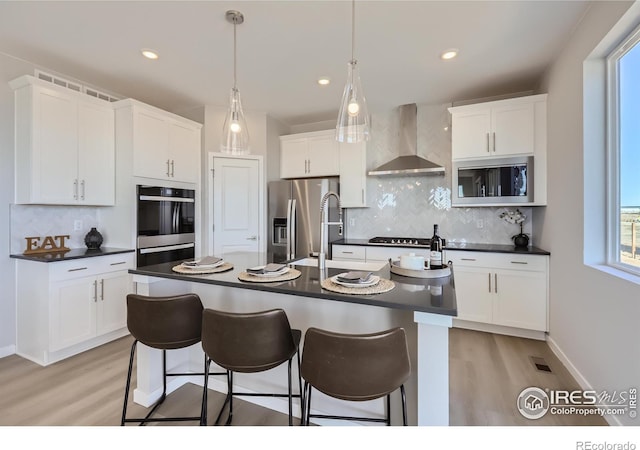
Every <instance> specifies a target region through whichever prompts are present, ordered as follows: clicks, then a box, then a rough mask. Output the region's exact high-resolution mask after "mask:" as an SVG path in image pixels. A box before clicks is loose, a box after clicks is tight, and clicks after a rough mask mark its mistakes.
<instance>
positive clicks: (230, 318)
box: [202, 309, 297, 373]
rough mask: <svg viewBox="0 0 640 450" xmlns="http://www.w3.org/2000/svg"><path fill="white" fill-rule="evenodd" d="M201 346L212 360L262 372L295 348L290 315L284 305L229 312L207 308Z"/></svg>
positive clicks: (229, 367)
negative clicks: (282, 307)
mask: <svg viewBox="0 0 640 450" xmlns="http://www.w3.org/2000/svg"><path fill="white" fill-rule="evenodd" d="M202 348H203V349H204V351H205V353H206V354H207V355H208V356H209V358H211V360H212V361H213V362H215V363H216V364H218V365H219V366H221V367H223V368H225V369H228V370H231V371H234V372H245V373H247V372H261V371H263V370H268V369H271V368H273V367H276V366H278V365H280V364H281V363H283V362H284V361H287V360H289V359H290V358H291V357H292V356H293V355H294V354H295V352H296V348H297V347H296V345H295V343H294V340H293V336H292V333H291V326H290V324H289V319H288V318H287V315H286V314H285V312H284V311H283V310H282V309H272V310H268V311H261V312H252V313H230V312H223V311H216V310H213V309H205V310H204V313H203V315H202Z"/></svg>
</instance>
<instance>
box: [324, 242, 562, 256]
mask: <svg viewBox="0 0 640 450" xmlns="http://www.w3.org/2000/svg"><path fill="white" fill-rule="evenodd" d="M331 244H335V245H366V246H383V247H390V246H389V245H385V244H372V243H370V242H369V240H368V239H339V240H337V241H333V242H331ZM393 247H398V248H428V247H427V246H426V245H406V246H405V245H397V246H395V245H394V246H393ZM445 250H461V251H468V252H491V253H518V254H528V255H550V254H551V253H550V252H548V251H546V250H543V249H541V248H538V247H526V248H516V247H515V246H514V245H504V244H474V243H471V242H449V241H446V245H445Z"/></svg>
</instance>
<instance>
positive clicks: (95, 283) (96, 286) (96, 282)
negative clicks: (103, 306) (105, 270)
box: [93, 280, 98, 303]
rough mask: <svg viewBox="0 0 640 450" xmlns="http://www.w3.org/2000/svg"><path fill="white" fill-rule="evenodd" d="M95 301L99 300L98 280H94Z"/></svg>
mask: <svg viewBox="0 0 640 450" xmlns="http://www.w3.org/2000/svg"><path fill="white" fill-rule="evenodd" d="M93 302H94V303H97V302H98V280H94V281H93Z"/></svg>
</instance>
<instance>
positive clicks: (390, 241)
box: [369, 236, 431, 247]
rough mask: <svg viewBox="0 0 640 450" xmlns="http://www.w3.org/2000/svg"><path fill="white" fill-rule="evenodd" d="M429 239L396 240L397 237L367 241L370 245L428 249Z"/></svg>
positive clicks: (375, 238) (376, 238) (378, 237)
mask: <svg viewBox="0 0 640 450" xmlns="http://www.w3.org/2000/svg"><path fill="white" fill-rule="evenodd" d="M430 242H431V240H430V239H425V238H422V239H420V238H398V237H380V236H377V237H374V238H371V239H369V243H370V244H378V245H398V246H417V247H428V246H429V244H430Z"/></svg>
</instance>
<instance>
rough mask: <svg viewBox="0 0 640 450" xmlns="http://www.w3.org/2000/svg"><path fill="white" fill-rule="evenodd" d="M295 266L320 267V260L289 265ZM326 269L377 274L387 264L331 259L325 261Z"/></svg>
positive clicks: (302, 260) (305, 260) (307, 259)
mask: <svg viewBox="0 0 640 450" xmlns="http://www.w3.org/2000/svg"><path fill="white" fill-rule="evenodd" d="M289 264H291V265H294V266H315V267H318V258H303V259H299V260H297V261H292V262H291V263H289ZM324 264H325V267H328V268H331V269H346V270H366V271H371V272H375V271H378V270H381V269H382V268H383V267H384V266H385V265H387V263H386V262H383V261H375V262H360V261H333V260H331V259H326V260H325V261H324Z"/></svg>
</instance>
